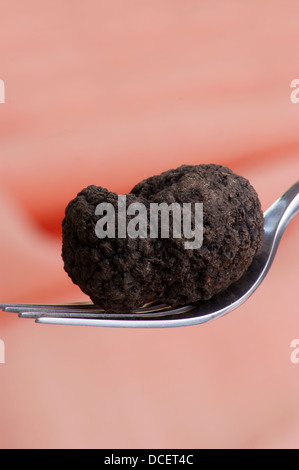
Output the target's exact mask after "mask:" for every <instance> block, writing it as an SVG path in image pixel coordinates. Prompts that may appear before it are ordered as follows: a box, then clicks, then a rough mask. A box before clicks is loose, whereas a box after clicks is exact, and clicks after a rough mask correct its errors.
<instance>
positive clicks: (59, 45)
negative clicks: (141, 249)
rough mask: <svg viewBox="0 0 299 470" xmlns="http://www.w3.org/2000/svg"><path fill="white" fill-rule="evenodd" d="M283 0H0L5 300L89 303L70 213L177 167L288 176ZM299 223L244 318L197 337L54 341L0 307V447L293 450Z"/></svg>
mask: <svg viewBox="0 0 299 470" xmlns="http://www.w3.org/2000/svg"><path fill="white" fill-rule="evenodd" d="M298 18H299V5H298V2H297V1H292V0H284V1H282V0H271V1H266V0H259V1H257V0H251V1H249V0H248V1H243V2H240V1H237V0H229V1H226V2H223V1H220V0H212V1H208V0H205V1H203V0H198V1H194V0H193V1H191V0H190V1H189V0H187V1H186V0H163V2H161V1H158V0H155V1H151V2H143V1H140V0H139V1H138V0H127V1H126V2H124V1H121V0H109V1H108V0H107V1H96V0H85V1H83V0H73V1H71V0H51V1H50V0H43V2H39V1H36V0H3V1H2V2H1V4H0V78H1V79H2V80H4V82H5V87H6V88H5V92H6V93H5V98H6V102H5V103H4V104H0V177H1V180H0V215H1V238H0V240H1V243H0V260H1V265H0V276H1V279H0V301H1V302H13V301H14V302H19V301H20V302H38V301H45V302H62V301H79V300H82V299H84V300H86V297H85V296H84V295H83V294H82V293H81V292H80V290H79V289H78V288H77V287H76V286H74V285H73V284H72V283H71V281H70V280H69V278H68V277H67V275H66V274H65V273H64V271H63V266H62V260H61V256H60V252H61V220H62V218H63V213H64V208H65V206H66V204H67V203H68V201H69V200H70V199H72V198H73V197H74V196H75V195H76V194H77V192H78V191H80V190H81V189H82V188H83V187H85V186H87V185H89V184H96V185H101V186H105V187H107V188H108V189H110V190H113V191H116V192H119V193H124V192H126V191H130V189H131V188H132V186H133V185H134V184H135V183H136V182H138V181H139V180H141V179H143V178H146V177H148V176H151V175H152V174H157V173H160V172H161V171H164V170H168V169H169V168H175V167H177V166H179V165H181V164H183V163H187V164H199V163H212V162H213V163H219V164H224V165H227V166H229V167H230V168H231V169H232V170H234V171H235V172H237V173H239V174H241V175H243V176H244V177H246V178H248V179H249V180H250V182H251V183H252V185H253V186H254V187H255V188H256V190H257V192H258V194H259V196H260V199H261V202H262V206H263V209H264V210H265V209H267V208H268V207H269V205H271V204H272V202H274V201H275V200H276V199H277V198H278V197H279V196H280V195H281V194H282V193H283V192H284V191H285V190H286V189H287V188H288V187H289V186H290V185H291V184H293V183H294V182H295V181H296V180H298V175H299V156H298V155H299V134H298V127H299V126H298V125H299V104H297V105H296V104H293V103H292V102H291V100H290V93H291V91H292V90H291V88H290V83H291V81H292V80H293V79H294V78H299V27H298V26H299V20H298ZM298 234H299V219H298V217H297V218H296V219H294V220H293V221H292V222H291V224H290V225H289V227H288V229H287V231H286V233H285V235H284V237H283V239H282V241H281V245H280V247H279V250H278V254H277V258H276V259H275V261H274V264H273V266H272V269H271V271H270V273H269V275H268V276H267V278H266V280H265V281H264V283H263V284H262V285H261V286H260V288H259V289H258V290H257V292H256V293H255V294H254V296H252V297H251V298H250V299H249V300H248V302H246V304H244V305H243V306H242V307H240V308H239V309H238V310H235V311H234V312H232V313H230V314H229V315H227V316H225V317H223V318H221V319H219V320H217V321H215V322H211V323H209V324H205V325H203V326H195V327H187V328H178V329H177V328H175V329H163V330H139V329H138V330H131V329H125V330H119V329H110V328H103V329H102V328H87V327H86V328H85V327H61V326H47V325H38V324H35V323H34V322H33V321H32V320H24V319H19V318H18V317H17V316H16V315H14V314H8V313H3V312H0V338H1V339H2V340H3V341H4V343H5V364H0V447H1V448H39V447H52V448H63V447H67V448H76V447H80V448H91V447H98V448H153V447H158V448H204V447H206V448H215V447H224V448H232V447H234V448H240V447H243V448H244V447H245V448H248V447H253V448H260V447H267V448H275V447H299V406H298V404H299V398H298V397H299V363H298V364H294V363H292V362H291V360H290V355H291V352H292V348H291V347H290V343H291V341H292V340H293V339H296V338H299V311H298V310H299V309H298V295H297V294H298V261H299V256H298Z"/></svg>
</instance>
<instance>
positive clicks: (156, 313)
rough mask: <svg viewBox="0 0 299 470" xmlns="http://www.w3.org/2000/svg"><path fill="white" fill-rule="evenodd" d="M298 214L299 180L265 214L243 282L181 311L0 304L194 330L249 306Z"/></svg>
mask: <svg viewBox="0 0 299 470" xmlns="http://www.w3.org/2000/svg"><path fill="white" fill-rule="evenodd" d="M298 211H299V181H297V182H296V183H295V184H294V185H293V186H291V187H290V188H289V189H288V190H287V191H286V192H285V193H284V194H283V195H282V196H281V197H280V198H279V199H278V200H277V201H276V202H275V203H274V204H273V205H272V206H271V207H270V208H269V209H268V210H267V211H266V212H265V213H264V238H263V243H262V247H261V250H260V251H259V253H258V254H257V255H256V256H255V257H254V259H253V261H252V263H251V265H250V266H249V268H248V269H247V271H246V272H245V273H244V275H243V276H242V278H241V279H239V280H238V281H237V282H235V283H234V284H232V285H231V286H230V287H229V288H228V289H226V290H225V291H223V292H221V293H219V294H217V295H215V296H214V297H212V298H211V299H210V300H206V301H200V302H196V303H194V304H190V305H185V306H183V307H180V308H172V307H170V306H167V305H165V304H159V303H157V302H153V303H151V304H147V305H144V306H143V307H142V308H139V309H137V310H135V311H134V312H132V313H106V312H105V311H104V310H102V309H100V308H98V307H97V306H95V305H94V304H92V303H91V302H82V303H68V304H19V303H4V304H0V309H2V310H4V311H5V312H13V313H18V315H19V317H21V318H33V319H35V321H36V322H37V323H45V324H56V325H78V326H102V327H119V328H166V327H179V326H191V325H197V324H201V323H205V322H207V321H210V320H213V319H215V318H219V317H221V316H223V315H224V314H227V313H228V312H231V311H232V310H234V309H235V308H237V307H239V306H240V305H241V304H243V302H245V301H246V300H247V299H248V298H249V297H250V296H251V295H252V294H253V292H254V291H255V290H256V289H257V287H258V286H259V285H260V284H261V282H262V281H263V280H264V279H265V276H266V275H267V273H268V271H269V269H270V266H271V264H272V262H273V260H274V257H275V254H276V252H277V248H278V245H279V242H280V239H281V237H282V234H283V233H284V231H285V229H286V227H287V225H288V224H289V223H290V221H291V220H292V218H293V217H294V216H295V215H296V214H297V213H298Z"/></svg>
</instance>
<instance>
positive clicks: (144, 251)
mask: <svg viewBox="0 0 299 470" xmlns="http://www.w3.org/2000/svg"><path fill="white" fill-rule="evenodd" d="M100 202H110V203H112V204H113V205H114V207H115V212H116V214H117V194H115V193H111V192H109V191H108V190H107V189H104V188H102V187H96V186H88V187H87V188H85V189H83V190H82V191H81V192H80V193H79V194H78V195H77V197H76V198H75V199H73V200H72V201H71V202H70V203H69V204H68V206H67V208H66V211H65V218H64V220H63V222H62V236H63V243H62V258H63V261H64V268H65V270H66V272H67V273H68V275H69V276H70V278H71V279H72V281H73V282H74V283H75V284H77V285H78V286H79V287H80V288H81V290H82V291H83V292H84V293H86V294H87V295H88V296H89V297H90V298H91V300H92V301H93V303H94V304H96V305H98V306H100V307H102V308H103V309H105V310H106V311H108V312H113V311H115V312H119V311H123V312H128V311H132V310H134V309H137V308H138V307H141V306H142V305H143V304H145V303H147V302H151V301H159V302H163V303H166V304H169V305H172V306H180V305H184V304H187V303H192V302H195V301H198V300H206V299H209V298H211V297H212V296H213V295H214V294H216V293H218V292H219V291H222V290H224V289H226V288H227V287H228V286H229V285H230V284H231V283H233V282H235V281H236V280H238V279H239V278H240V277H241V276H242V274H243V273H244V271H245V270H246V269H247V268H248V266H249V265H250V263H251V261H252V259H253V257H254V256H255V254H256V253H257V252H258V250H259V249H260V246H261V243H262V238H263V222H264V221H263V213H262V210H261V206H260V202H259V199H258V196H257V194H256V191H255V190H254V189H253V187H252V186H251V185H250V183H249V182H248V181H247V180H246V179H245V178H243V177H241V176H238V175H236V174H234V173H233V172H232V171H231V170H230V169H228V168H226V167H223V166H219V165H214V164H210V165H196V166H191V165H183V166H181V167H179V168H177V169H175V170H169V171H166V172H164V173H162V174H161V175H157V176H152V177H150V178H147V179H145V180H144V181H142V182H140V183H138V184H137V185H136V186H135V187H134V188H133V189H132V191H131V193H130V194H128V195H127V205H129V204H130V203H131V202H142V203H143V204H144V205H145V206H146V207H149V203H150V202H157V203H160V202H166V203H167V204H171V203H172V202H179V203H183V202H191V203H192V202H193V203H195V202H202V203H203V227H204V232H203V244H202V246H201V248H198V249H191V250H188V249H185V248H184V241H185V240H184V238H172V237H171V236H170V238H169V239H167V238H164V239H162V238H157V239H152V238H150V237H147V238H144V239H141V238H136V239H131V238H129V237H127V238H125V239H120V238H114V239H110V238H105V239H99V238H98V237H97V236H96V234H95V225H96V222H97V220H98V219H99V216H95V208H96V206H97V205H98V204H99V203H100ZM148 218H149V211H148ZM128 220H129V217H128ZM171 227H172V223H171V220H170V228H171ZM170 235H171V230H170Z"/></svg>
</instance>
